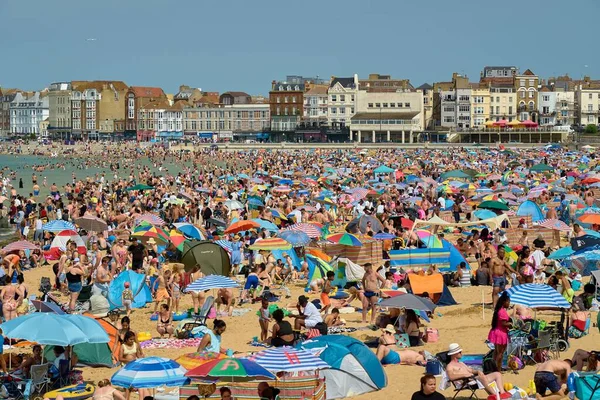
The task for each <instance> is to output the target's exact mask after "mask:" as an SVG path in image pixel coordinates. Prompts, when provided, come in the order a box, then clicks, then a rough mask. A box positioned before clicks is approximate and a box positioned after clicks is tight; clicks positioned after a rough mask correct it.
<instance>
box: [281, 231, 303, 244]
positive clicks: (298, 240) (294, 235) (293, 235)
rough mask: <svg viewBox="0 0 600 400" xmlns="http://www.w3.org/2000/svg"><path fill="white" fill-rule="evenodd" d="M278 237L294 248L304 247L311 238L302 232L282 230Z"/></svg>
mask: <svg viewBox="0 0 600 400" xmlns="http://www.w3.org/2000/svg"><path fill="white" fill-rule="evenodd" d="M278 236H279V237H280V238H282V239H284V240H285V241H288V242H290V243H291V244H292V246H294V247H302V246H306V245H307V244H309V243H310V241H311V238H310V237H308V235H307V234H306V233H304V232H302V231H291V230H283V231H281V232H279V234H278Z"/></svg>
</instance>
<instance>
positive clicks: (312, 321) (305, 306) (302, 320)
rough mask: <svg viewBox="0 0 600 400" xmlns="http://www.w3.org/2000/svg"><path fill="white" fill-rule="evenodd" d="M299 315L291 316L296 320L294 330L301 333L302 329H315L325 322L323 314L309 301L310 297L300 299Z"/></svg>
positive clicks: (297, 306) (300, 297)
mask: <svg viewBox="0 0 600 400" xmlns="http://www.w3.org/2000/svg"><path fill="white" fill-rule="evenodd" d="M296 308H297V309H298V315H290V317H292V318H294V319H296V321H294V329H295V330H297V331H299V330H301V329H302V327H306V328H308V329H311V328H314V327H315V325H317V324H318V323H321V322H323V318H322V317H321V313H319V310H317V307H315V305H314V304H313V303H310V302H309V301H308V297H306V296H304V295H302V296H299V297H298V304H297V305H296Z"/></svg>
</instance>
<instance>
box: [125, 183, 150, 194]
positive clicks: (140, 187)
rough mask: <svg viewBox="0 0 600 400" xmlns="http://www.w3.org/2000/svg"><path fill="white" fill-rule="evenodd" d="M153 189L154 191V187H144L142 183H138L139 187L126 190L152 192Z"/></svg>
mask: <svg viewBox="0 0 600 400" xmlns="http://www.w3.org/2000/svg"><path fill="white" fill-rule="evenodd" d="M152 189H154V187H153V186H148V185H144V184H142V183H138V184H137V185H135V186H131V187H128V188H127V189H125V190H127V191H128V192H130V191H132V190H152Z"/></svg>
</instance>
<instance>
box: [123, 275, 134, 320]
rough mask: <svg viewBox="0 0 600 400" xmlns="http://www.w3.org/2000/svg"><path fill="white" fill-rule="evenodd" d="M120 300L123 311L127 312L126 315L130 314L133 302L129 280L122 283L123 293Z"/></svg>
mask: <svg viewBox="0 0 600 400" xmlns="http://www.w3.org/2000/svg"><path fill="white" fill-rule="evenodd" d="M121 302H122V304H123V307H125V311H126V312H127V316H128V317H129V315H131V303H132V302H133V292H132V291H131V288H130V287H129V282H125V283H124V284H123V293H121Z"/></svg>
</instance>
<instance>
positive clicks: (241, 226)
mask: <svg viewBox="0 0 600 400" xmlns="http://www.w3.org/2000/svg"><path fill="white" fill-rule="evenodd" d="M257 228H260V224H259V223H258V222H256V221H254V220H247V219H242V220H239V221H236V222H234V223H233V224H231V225H229V226H228V227H227V229H225V232H224V233H225V234H229V233H238V232H243V231H249V230H250V229H257Z"/></svg>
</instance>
